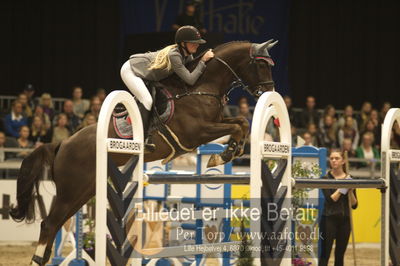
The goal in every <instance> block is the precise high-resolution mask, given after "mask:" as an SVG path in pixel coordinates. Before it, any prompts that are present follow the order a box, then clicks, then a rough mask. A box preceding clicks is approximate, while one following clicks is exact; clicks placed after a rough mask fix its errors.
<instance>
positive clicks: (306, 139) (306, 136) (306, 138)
mask: <svg viewBox="0 0 400 266" xmlns="http://www.w3.org/2000/svg"><path fill="white" fill-rule="evenodd" d="M302 137H303V139H304V146H314V145H313V143H312V136H311V134H310V133H309V132H304V133H303V136H302Z"/></svg>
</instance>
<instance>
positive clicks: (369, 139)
mask: <svg viewBox="0 0 400 266" xmlns="http://www.w3.org/2000/svg"><path fill="white" fill-rule="evenodd" d="M373 142H374V135H373V134H372V133H371V132H365V133H364V134H363V135H362V139H361V145H360V146H359V147H358V148H357V150H356V156H357V158H363V159H379V158H380V155H379V151H378V149H376V148H375V147H373V146H372V144H373ZM360 166H361V167H366V166H367V164H365V163H361V164H360Z"/></svg>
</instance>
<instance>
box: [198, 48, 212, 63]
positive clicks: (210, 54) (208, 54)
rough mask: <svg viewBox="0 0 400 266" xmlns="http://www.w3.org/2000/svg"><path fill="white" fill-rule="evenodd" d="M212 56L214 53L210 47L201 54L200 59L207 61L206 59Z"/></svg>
mask: <svg viewBox="0 0 400 266" xmlns="http://www.w3.org/2000/svg"><path fill="white" fill-rule="evenodd" d="M213 57H214V53H213V52H212V51H211V49H210V50H208V51H207V52H206V53H205V54H204V55H203V57H202V58H201V61H203V62H207V61H208V60H210V59H211V58H213Z"/></svg>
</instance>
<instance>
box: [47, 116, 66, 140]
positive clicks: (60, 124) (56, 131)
mask: <svg viewBox="0 0 400 266" xmlns="http://www.w3.org/2000/svg"><path fill="white" fill-rule="evenodd" d="M67 125H68V118H67V116H66V115H65V114H63V113H61V114H59V115H58V120H57V124H56V125H55V126H54V127H53V137H52V140H51V142H52V143H57V142H61V141H63V140H64V139H67V138H68V137H69V136H71V133H70V131H69V130H68V128H67Z"/></svg>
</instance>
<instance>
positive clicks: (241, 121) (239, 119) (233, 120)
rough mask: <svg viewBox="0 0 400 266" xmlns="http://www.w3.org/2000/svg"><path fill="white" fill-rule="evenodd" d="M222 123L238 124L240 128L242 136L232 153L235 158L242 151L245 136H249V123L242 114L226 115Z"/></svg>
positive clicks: (240, 154)
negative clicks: (234, 151)
mask: <svg viewBox="0 0 400 266" xmlns="http://www.w3.org/2000/svg"><path fill="white" fill-rule="evenodd" d="M221 122H222V123H227V124H238V125H239V126H240V128H241V129H242V137H241V139H240V141H239V145H238V149H237V150H236V153H235V155H234V157H235V158H237V157H240V156H242V155H243V153H244V145H245V144H246V141H247V137H248V136H249V129H250V123H249V121H247V119H246V118H245V117H244V116H236V117H227V118H224V119H223V120H222V121H221Z"/></svg>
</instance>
